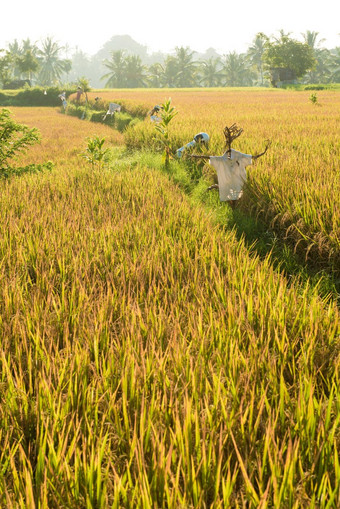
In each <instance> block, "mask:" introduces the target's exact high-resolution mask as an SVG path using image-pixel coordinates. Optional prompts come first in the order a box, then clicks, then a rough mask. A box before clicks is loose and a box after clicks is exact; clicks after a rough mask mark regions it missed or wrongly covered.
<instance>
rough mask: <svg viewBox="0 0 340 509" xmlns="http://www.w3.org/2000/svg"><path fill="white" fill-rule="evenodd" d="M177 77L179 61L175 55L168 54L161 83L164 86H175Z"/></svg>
mask: <svg viewBox="0 0 340 509" xmlns="http://www.w3.org/2000/svg"><path fill="white" fill-rule="evenodd" d="M176 78H177V61H176V59H175V57H174V56H172V55H168V56H167V57H166V59H165V62H164V66H163V73H162V75H161V83H162V85H163V86H164V87H175V86H176Z"/></svg>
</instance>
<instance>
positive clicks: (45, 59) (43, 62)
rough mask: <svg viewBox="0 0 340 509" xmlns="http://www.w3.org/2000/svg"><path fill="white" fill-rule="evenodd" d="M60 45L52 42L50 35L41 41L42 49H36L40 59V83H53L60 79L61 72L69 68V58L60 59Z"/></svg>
mask: <svg viewBox="0 0 340 509" xmlns="http://www.w3.org/2000/svg"><path fill="white" fill-rule="evenodd" d="M62 49H63V48H62V47H61V46H59V44H58V43H57V42H54V41H53V39H52V38H51V37H47V38H46V39H45V40H44V41H43V42H42V49H39V50H38V57H39V61H40V66H41V69H40V73H39V80H40V82H41V84H42V85H53V84H55V83H58V82H59V81H60V80H61V77H62V75H63V73H65V72H68V71H69V70H70V69H71V62H70V60H66V59H61V58H60V52H61V51H62Z"/></svg>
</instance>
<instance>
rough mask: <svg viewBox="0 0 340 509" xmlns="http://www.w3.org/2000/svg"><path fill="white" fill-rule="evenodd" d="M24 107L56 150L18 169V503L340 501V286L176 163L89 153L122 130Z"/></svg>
mask: <svg viewBox="0 0 340 509" xmlns="http://www.w3.org/2000/svg"><path fill="white" fill-rule="evenodd" d="M270 97H271V96H270ZM299 97H300V96H299ZM239 99H240V100H241V95H240V97H239ZM138 100H139V97H138ZM173 100H174V99H173ZM268 100H269V99H268ZM174 102H175V101H174ZM178 104H179V106H178V108H179V109H180V102H179V101H178ZM182 107H183V108H184V106H181V108H182ZM308 107H309V104H308ZM253 108H254V110H256V107H255V104H254V105H253ZM189 109H190V108H189ZM189 109H188V111H189ZM212 109H213V108H212ZM13 111H14V112H15V116H16V118H17V120H19V121H22V122H24V123H26V124H29V125H32V126H36V127H38V128H39V129H40V130H41V133H42V138H43V141H42V144H41V145H40V146H38V147H36V148H34V149H32V150H31V151H30V152H29V154H28V156H27V160H28V161H29V162H37V161H39V162H43V161H44V160H48V159H52V160H53V161H54V162H55V169H54V170H52V172H49V173H44V174H39V175H38V174H37V175H25V176H23V177H22V178H16V179H11V180H9V181H5V182H1V193H0V207H1V221H0V309H1V312H0V337H1V343H0V376H1V380H0V384H1V392H0V398H1V400H0V444H1V448H0V507H6V508H7V507H8V508H72V509H73V508H74V509H76V508H77V509H78V508H108V507H109V508H117V509H118V508H131V509H132V508H143V509H144V508H176V509H177V508H182V509H189V508H202V509H203V508H216V509H217V508H221V509H222V508H228V507H230V508H271V507H283V508H300V507H311V508H325V509H326V508H327V509H329V508H333V507H334V508H336V507H339V505H340V464H339V453H338V451H339V439H340V432H339V430H340V426H339V420H340V405H339V402H340V394H339V366H340V323H339V310H338V308H337V306H336V305H335V304H334V303H332V302H328V301H324V300H322V299H320V297H319V295H318V293H317V290H315V289H312V288H309V287H308V286H305V287H301V286H300V285H299V284H298V282H296V284H294V281H293V282H292V281H290V282H289V284H288V282H287V280H286V279H285V278H284V277H283V276H282V275H280V274H279V273H278V272H277V271H275V270H274V269H273V267H272V266H271V262H270V259H269V258H268V259H266V260H260V259H259V258H258V257H257V256H256V255H255V254H254V253H251V252H249V250H248V249H247V248H246V246H245V245H244V243H243V242H242V241H241V242H240V241H238V240H237V239H236V236H235V234H234V233H233V232H231V231H227V230H222V229H221V228H219V227H218V226H217V225H216V223H215V222H214V221H213V217H212V215H211V213H210V212H208V211H207V210H206V209H205V208H204V206H203V205H202V206H198V205H193V204H192V203H190V202H189V201H188V199H187V197H186V196H185V194H184V193H183V192H182V191H181V190H180V189H179V188H178V187H177V186H176V185H175V184H174V183H173V182H172V181H171V180H169V178H168V177H167V176H165V175H162V174H161V173H160V172H158V171H157V170H151V169H149V168H148V167H146V166H145V165H142V164H133V165H129V164H128V163H127V164H125V166H124V165H122V164H119V165H118V164H116V163H115V162H112V163H111V166H110V167H107V168H105V169H103V170H102V171H97V170H95V171H93V170H92V169H91V168H90V167H89V165H86V163H85V161H84V160H83V159H82V158H81V157H80V156H79V154H80V152H81V151H83V150H84V147H85V145H86V141H85V140H86V137H88V136H94V135H98V136H101V137H104V136H105V137H106V140H107V142H108V143H109V144H112V145H119V144H123V141H124V140H123V138H122V136H121V135H120V134H119V133H116V132H115V131H113V130H112V129H110V128H109V127H106V126H101V125H98V124H91V123H88V122H84V121H80V120H78V119H76V118H73V117H67V116H64V115H61V114H60V113H59V112H58V111H57V110H55V109H38V108H37V109H34V110H30V109H27V110H26V109H22V108H20V109H19V108H18V109H15V108H13ZM217 111H218V108H217V109H216V112H217ZM314 114H316V113H314ZM244 115H245V113H244ZM254 115H255V113H254ZM181 116H182V115H178V118H179V119H180V118H181ZM255 116H256V115H255ZM246 118H248V117H246V115H245V116H244V118H243V120H242V119H240V120H238V119H235V118H232V119H231V121H235V120H237V121H238V122H239V124H240V125H241V126H242V127H243V128H244V129H245V133H244V134H243V135H242V137H241V139H240V141H239V148H241V149H242V150H244V151H245V152H247V151H248V152H253V148H254V147H255V149H256V148H257V147H259V145H260V144H261V143H262V142H263V139H264V138H265V137H268V136H263V137H262V136H261V135H260V134H261V133H262V134H263V135H264V131H265V126H264V125H262V126H261V129H262V131H261V133H258V134H256V133H257V131H256V129H255V125H254V124H253V123H252V122H251V120H249V121H248V124H246ZM196 120H197V119H196ZM196 120H193V121H192V122H193V126H192V129H193V131H192V132H193V134H195V132H196V131H199V130H206V131H208V132H209V129H207V128H206V127H203V125H204V124H199V123H196V124H195V123H194V122H196ZM178 122H179V121H178ZM226 123H229V121H228V119H226V121H225V118H224V116H223V118H221V119H220V126H221V132H220V131H219V129H220V126H217V127H216V129H217V130H216V145H215V146H214V145H212V148H215V147H216V150H219V147H221V150H223V145H222V141H223V140H222V136H221V135H222V127H223V126H224V125H225V124H226ZM144 124H145V126H144ZM212 125H213V123H212V124H211V126H212ZM140 126H141V127H142V128H144V127H145V129H149V127H148V125H147V122H145V123H141V124H140ZM175 126H176V127H175V129H177V126H178V124H177V123H176V124H175ZM198 126H200V127H198ZM136 129H137V128H136ZM258 129H260V124H258ZM190 131H191V128H190V126H189V127H188V126H187V131H186V133H188V136H189V133H190ZM277 132H278V131H277ZM186 133H184V134H186ZM218 133H219V135H220V139H219V138H218ZM248 133H252V135H250V134H249V137H248ZM191 134H192V133H191ZM211 134H212V131H211ZM266 134H267V133H266ZM271 134H272V133H271ZM291 134H292V133H291ZM129 136H130V134H129ZM296 136H297V135H296ZM242 138H243V139H242ZM271 138H272V140H273V139H274V136H273V134H272V135H271ZM190 139H191V138H190ZM285 139H286V138H285ZM184 141H185V140H184ZM243 141H244V144H243V143H242V142H243ZM213 143H215V141H214V142H213ZM273 143H274V142H273ZM286 143H288V142H287V141H286ZM272 146H273V145H272ZM277 149H278V150H279V149H280V146H279V143H278V144H277ZM286 150H287V149H286ZM325 150H326V149H325ZM45 157H46V159H44V158H45ZM273 157H274V150H273V149H272V153H271V155H269V156H268V157H267V159H266V162H265V160H264V158H262V160H260V161H261V162H260V161H259V163H258V164H257V166H256V169H254V179H256V178H257V175H262V174H264V173H265V172H266V171H269V170H268V169H266V164H267V165H268V164H269V163H270V161H272V163H271V164H273V160H272V158H273ZM268 161H269V162H268ZM325 180H326V179H325ZM289 191H293V189H291V188H290V189H289ZM276 192H278V191H276Z"/></svg>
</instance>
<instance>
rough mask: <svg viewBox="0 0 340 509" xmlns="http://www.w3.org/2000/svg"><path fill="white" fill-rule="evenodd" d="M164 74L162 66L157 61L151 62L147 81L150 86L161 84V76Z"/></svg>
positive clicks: (159, 85) (157, 86) (156, 86)
mask: <svg viewBox="0 0 340 509" xmlns="http://www.w3.org/2000/svg"><path fill="white" fill-rule="evenodd" d="M163 75H164V67H163V66H162V64H160V63H159V62H156V63H155V64H152V65H150V66H149V69H148V83H149V86H150V87H152V88H159V87H161V86H162V76H163Z"/></svg>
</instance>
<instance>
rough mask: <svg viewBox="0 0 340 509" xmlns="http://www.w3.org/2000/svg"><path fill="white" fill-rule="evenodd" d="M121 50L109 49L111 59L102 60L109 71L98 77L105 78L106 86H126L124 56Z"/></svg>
mask: <svg viewBox="0 0 340 509" xmlns="http://www.w3.org/2000/svg"><path fill="white" fill-rule="evenodd" d="M124 55H125V53H124V51H123V50H118V51H111V59H110V60H108V59H105V60H104V61H103V64H104V66H105V67H106V68H107V69H109V71H110V72H108V73H107V74H104V76H102V77H101V78H100V79H101V80H104V79H107V81H106V83H105V87H106V88H109V87H111V88H123V87H125V86H126V79H125V77H126V74H125V71H126V58H125V56H124Z"/></svg>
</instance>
